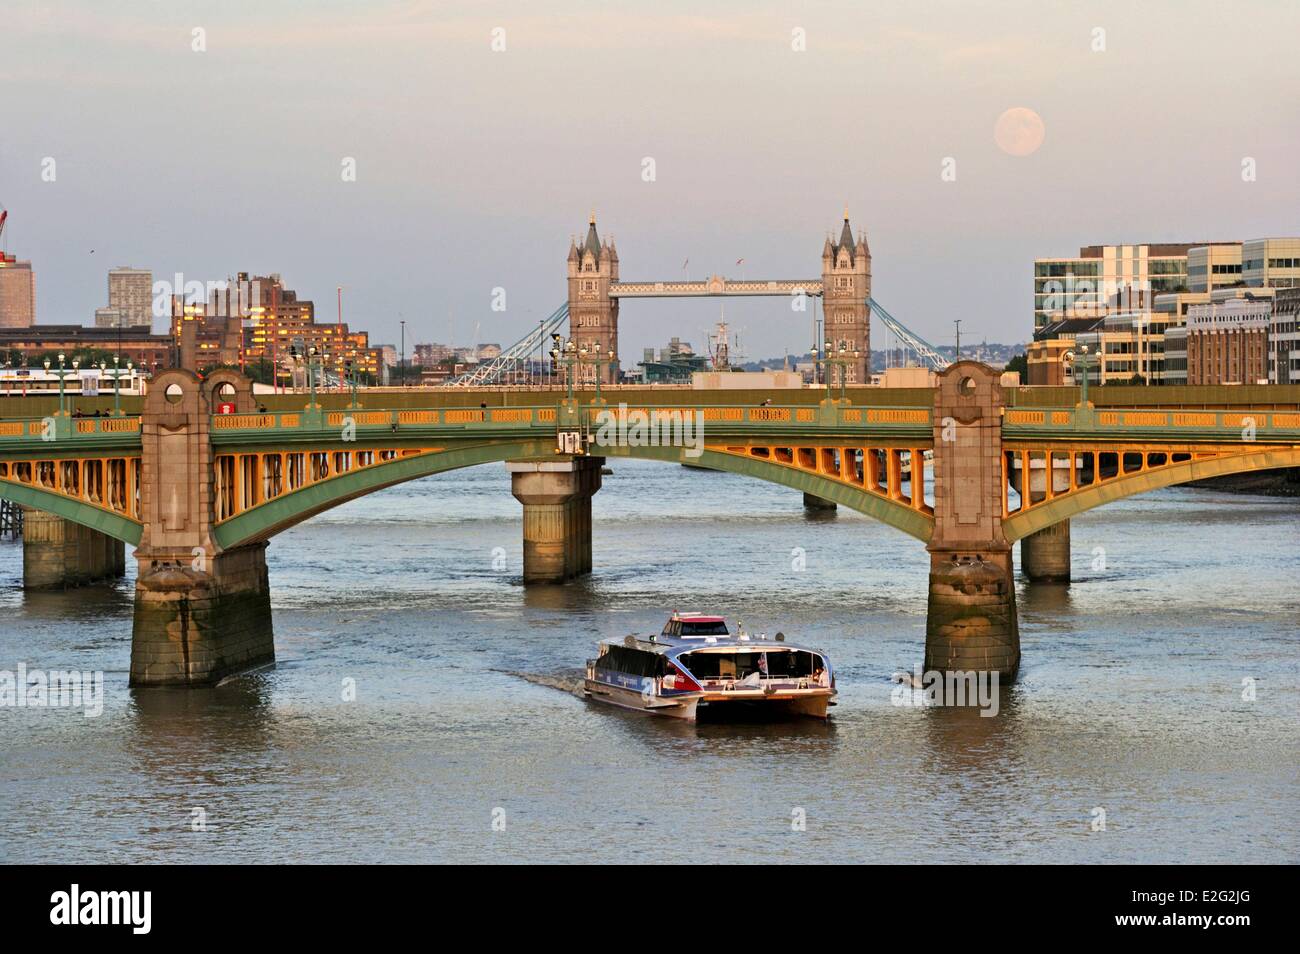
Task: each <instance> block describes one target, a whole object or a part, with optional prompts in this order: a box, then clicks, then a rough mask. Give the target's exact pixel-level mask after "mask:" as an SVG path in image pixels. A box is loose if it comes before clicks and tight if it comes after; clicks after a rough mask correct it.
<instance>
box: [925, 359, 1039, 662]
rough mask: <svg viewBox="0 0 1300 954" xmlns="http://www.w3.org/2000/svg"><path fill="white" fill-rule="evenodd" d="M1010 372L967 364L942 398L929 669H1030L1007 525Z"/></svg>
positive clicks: (959, 366) (944, 383) (944, 380)
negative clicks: (1006, 393)
mask: <svg viewBox="0 0 1300 954" xmlns="http://www.w3.org/2000/svg"><path fill="white" fill-rule="evenodd" d="M999 378H1000V373H999V372H998V371H996V370H994V369H993V368H990V367H987V366H985V365H983V364H980V363H978V362H975V361H959V362H957V363H956V364H954V365H952V366H951V367H949V368H948V369H947V370H946V371H944V372H943V373H942V374H941V375H940V376H939V381H938V387H937V388H936V389H935V396H934V504H935V505H934V533H933V535H932V536H931V538H930V543H929V546H928V548H927V549H929V551H930V587H929V612H928V616H927V618H926V624H925V668H926V669H927V670H931V669H933V670H940V671H953V670H962V671H975V672H996V673H998V674H999V675H1000V676H1004V677H1008V678H1014V677H1015V675H1016V672H1017V670H1018V669H1019V668H1020V623H1019V618H1018V617H1017V614H1016V590H1015V580H1014V576H1013V573H1012V560H1011V544H1009V543H1008V542H1007V538H1006V534H1005V533H1004V532H1003V529H1002V499H1003V482H1004V477H1003V470H1002V468H1003V463H1002V410H1003V407H1004V399H1003V394H1002V385H1001V383H1000V381H999Z"/></svg>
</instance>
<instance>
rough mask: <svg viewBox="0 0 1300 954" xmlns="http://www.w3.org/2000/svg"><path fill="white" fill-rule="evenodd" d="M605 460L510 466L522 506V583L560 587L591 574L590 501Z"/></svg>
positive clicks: (510, 463) (577, 459)
mask: <svg viewBox="0 0 1300 954" xmlns="http://www.w3.org/2000/svg"><path fill="white" fill-rule="evenodd" d="M604 464H605V458H603V457H567V458H560V459H555V460H539V461H508V462H507V463H506V470H507V471H509V473H510V491H511V493H513V494H514V496H515V499H516V500H518V501H519V502H520V503H521V504H523V505H524V582H525V583H563V582H565V581H566V580H571V579H573V578H574V577H578V576H582V575H583V574H586V573H590V572H591V498H592V497H593V496H594V495H595V493H596V491H598V490H599V489H600V469H601V467H603V466H604Z"/></svg>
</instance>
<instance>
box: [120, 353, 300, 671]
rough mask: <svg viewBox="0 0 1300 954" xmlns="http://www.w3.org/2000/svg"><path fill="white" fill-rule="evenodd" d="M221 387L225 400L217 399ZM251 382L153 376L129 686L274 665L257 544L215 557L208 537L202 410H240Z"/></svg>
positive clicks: (261, 547)
mask: <svg viewBox="0 0 1300 954" xmlns="http://www.w3.org/2000/svg"><path fill="white" fill-rule="evenodd" d="M227 385H230V387H231V389H232V391H233V394H232V395H230V396H229V397H220V396H219V395H220V393H221V389H222V388H224V387H225V386H227ZM249 388H250V385H249V382H248V380H247V379H246V378H243V377H241V376H240V375H239V374H238V373H236V372H233V371H224V370H223V371H214V372H212V373H211V374H209V375H208V377H207V380H206V381H201V380H200V379H199V378H198V376H197V375H195V374H193V373H191V372H189V371H181V370H170V371H163V372H160V373H159V374H157V375H155V377H154V379H153V381H152V382H151V384H150V389H149V394H148V396H147V397H146V398H145V402H144V409H143V412H142V414H141V422H140V447H141V458H140V461H141V479H140V510H141V514H142V517H143V520H142V522H143V524H144V530H143V532H142V534H141V536H140V546H139V547H138V548H137V549H136V551H135V558H136V560H137V561H138V563H139V567H140V572H139V576H137V578H136V584H135V622H134V626H133V628H132V640H131V685H132V686H202V685H210V684H212V683H215V682H217V681H218V680H219V679H221V678H223V677H225V676H229V675H232V674H234V673H237V672H240V671H242V670H245V669H251V668H254V667H256V666H261V665H265V664H267V663H271V662H274V661H275V640H274V637H273V630H272V627H271V590H270V586H269V585H268V582H267V574H266V543H265V542H258V543H250V544H247V545H245V546H241V547H234V548H231V549H229V550H223V549H222V548H221V547H219V546H218V545H217V544H216V542H215V541H214V540H213V533H212V530H213V480H212V472H213V466H212V461H213V451H212V441H211V433H210V428H211V409H212V406H213V404H214V402H215V401H216V400H218V399H220V400H232V401H233V402H234V403H235V405H236V408H237V409H238V410H239V411H241V412H244V413H246V412H247V411H249V410H251V408H252V407H253V404H252V396H251V392H250V390H249Z"/></svg>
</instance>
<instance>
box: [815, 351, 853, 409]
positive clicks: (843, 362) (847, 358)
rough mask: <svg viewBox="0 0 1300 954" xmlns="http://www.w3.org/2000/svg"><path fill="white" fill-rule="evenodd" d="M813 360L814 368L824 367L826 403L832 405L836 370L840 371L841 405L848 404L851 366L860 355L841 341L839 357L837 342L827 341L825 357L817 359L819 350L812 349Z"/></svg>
mask: <svg viewBox="0 0 1300 954" xmlns="http://www.w3.org/2000/svg"><path fill="white" fill-rule="evenodd" d="M811 353H812V359H813V364H814V366H816V365H818V364H820V365H821V366H822V376H823V377H824V378H825V380H826V403H827V404H832V403H834V401H832V399H831V388H832V387H833V386H834V382H835V368H836V366H838V367H839V369H840V403H841V404H847V403H848V383H849V365H850V364H852V363H855V362H856V361H857V360H858V357H859V355H860V353H859V352H858V351H857V350H856V349H855V350H853V351H850V350H849V349H848V346H847V345H846V343H845V342H844V341H840V344H839V351H838V356H837V352H836V348H835V342H833V341H831V340H830V339H827V341H826V351H825V356H824V357H822V358H821V359H820V360H819V359H818V357H817V349H816V348H813V349H812V352H811Z"/></svg>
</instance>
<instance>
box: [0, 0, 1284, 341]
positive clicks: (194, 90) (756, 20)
mask: <svg viewBox="0 0 1300 954" xmlns="http://www.w3.org/2000/svg"><path fill="white" fill-rule="evenodd" d="M1297 28H1300V7H1297V6H1296V5H1294V4H1284V3H1274V2H1248V3H1235V4H1222V3H1209V2H1197V0H1192V2H1183V3H1177V2H1149V3H1144V4H1142V5H1141V6H1140V7H1137V8H1135V7H1134V5H1130V4H1126V3H1120V2H1115V3H1108V2H1099V3H1091V4H1088V5H1086V6H1084V5H1063V4H1044V3H1042V2H1041V0H1040V2H1008V3H1000V4H994V5H985V4H967V3H960V2H936V3H930V4H926V5H925V6H924V8H923V9H922V8H921V7H920V6H918V5H916V4H909V3H901V2H900V3H873V4H871V5H856V4H844V5H838V4H826V5H818V6H815V7H813V6H809V7H806V8H803V7H796V8H794V9H793V10H790V11H787V10H786V9H783V8H782V6H781V5H777V4H760V5H759V6H757V7H755V6H754V5H752V4H745V3H740V2H735V3H722V2H719V3H710V4H700V3H687V2H682V0H664V2H660V3H656V4H653V5H651V4H642V5H632V4H606V5H603V6H593V5H590V4H581V3H575V2H565V0H560V2H557V3H553V4H549V5H548V12H547V13H545V14H542V13H540V12H538V10H537V9H536V7H535V6H533V5H529V4H524V3H433V2H402V3H396V2H373V3H367V4H364V5H361V4H354V3H346V2H342V0H325V2H318V3H313V4H311V5H303V4H287V3H282V2H273V0H263V2H252V0H230V2H225V3H222V4H221V5H220V6H219V7H216V6H214V5H210V4H206V3H197V2H185V0H177V2H169V3H167V4H165V5H164V4H143V3H141V4H134V5H130V6H127V5H112V6H108V5H104V4H100V3H93V2H89V0H87V2H52V3H40V2H28V0H18V2H14V0H10V2H7V3H6V4H5V5H4V7H3V8H2V9H0V85H2V86H3V88H4V90H5V119H4V122H3V125H2V126H0V204H2V205H4V206H5V207H6V208H8V209H9V212H10V217H9V224H8V227H7V229H6V232H5V237H4V243H3V244H4V246H5V248H6V250H7V251H9V252H12V253H14V254H16V255H17V256H18V257H19V258H20V259H24V260H30V261H31V262H32V263H33V268H34V270H35V272H36V307H37V319H38V321H39V322H41V323H47V324H48V323H81V324H89V323H91V322H92V321H93V316H94V310H95V308H96V307H102V306H103V305H105V304H106V303H107V278H106V276H107V272H108V270H109V269H110V268H113V267H115V266H119V265H133V266H137V267H143V268H149V269H151V270H152V271H153V272H154V275H155V278H170V276H172V275H173V274H174V273H176V272H181V273H183V274H184V275H185V277H186V278H187V279H197V280H199V281H213V280H220V279H224V278H226V277H227V276H229V275H233V274H234V273H235V272H236V271H239V270H245V271H251V272H255V273H258V274H265V273H269V272H278V273H280V274H281V275H282V277H283V279H284V281H285V283H286V285H287V286H289V287H291V288H294V289H296V290H297V291H298V292H299V294H300V295H301V296H303V297H306V298H311V299H313V300H314V301H315V303H316V306H317V314H318V317H319V318H320V319H321V320H330V319H332V318H333V315H334V300H335V287H336V286H338V285H342V286H344V315H343V317H344V320H345V321H347V322H349V323H350V324H351V325H352V326H353V327H355V328H360V329H364V330H367V331H369V332H370V333H371V339H372V341H373V342H375V343H393V344H396V343H398V339H399V320H401V319H405V320H406V322H407V343H408V350H409V346H410V344H411V343H412V342H414V341H416V340H418V341H455V342H456V343H463V344H468V343H470V341H471V340H472V339H473V338H474V336H475V332H474V329H475V327H476V325H477V327H478V329H479V330H478V334H477V339H478V341H480V342H484V341H495V342H498V343H500V344H502V345H507V344H509V343H510V342H512V341H514V340H515V339H517V338H518V337H520V336H521V335H523V334H524V333H525V332H526V331H527V330H528V329H529V328H530V327H531V326H532V325H534V324H535V323H536V322H537V321H538V320H539V319H541V318H544V317H545V316H546V315H548V314H550V313H551V312H552V311H553V310H554V309H555V308H556V306H558V305H559V304H561V303H562V302H563V301H564V298H565V280H564V275H565V265H564V259H565V255H566V253H567V251H568V245H569V238H570V236H571V235H575V234H581V233H582V232H583V231H584V230H585V228H586V224H587V216H588V213H589V212H590V211H591V210H593V209H594V210H595V212H596V214H597V216H598V226H599V229H600V232H601V235H602V236H609V235H613V237H614V238H615V239H616V241H617V245H618V252H619V256H620V264H621V273H622V278H623V279H624V280H628V281H632V280H653V279H666V280H670V279H675V278H679V277H681V276H683V275H686V276H689V277H691V278H702V277H705V276H707V275H709V274H713V273H718V274H722V275H726V276H728V277H737V278H739V277H748V278H751V279H752V278H759V277H764V278H768V277H770V278H803V277H819V274H820V253H821V247H822V241H823V239H824V238H825V236H826V234H827V232H831V231H835V232H837V231H838V229H839V226H840V215H841V210H842V209H843V208H844V206H845V204H846V203H847V206H848V210H849V213H850V216H851V220H852V224H853V227H854V230H855V231H856V230H859V229H865V230H866V233H867V238H868V241H869V243H870V245H871V251H872V265H873V294H874V295H875V297H876V298H877V299H879V300H880V301H881V302H882V303H884V304H885V305H886V306H887V307H888V308H889V309H890V311H891V312H893V313H894V314H895V315H896V316H897V317H898V318H899V319H901V320H902V321H904V322H905V323H906V324H908V325H909V326H910V327H912V328H913V329H914V330H915V331H917V332H918V333H920V334H922V335H924V336H925V337H927V338H929V339H930V340H931V341H932V342H933V343H935V344H951V343H952V336H953V319H955V318H960V319H961V320H962V326H961V327H962V339H963V343H967V342H969V343H972V344H974V343H976V342H978V341H979V340H981V339H984V338H987V339H988V340H989V341H1004V342H1012V341H1023V340H1025V339H1027V338H1028V337H1029V336H1030V334H1031V332H1032V322H1033V304H1032V281H1031V274H1032V266H1033V260H1034V258H1035V257H1046V256H1054V255H1061V256H1065V255H1072V254H1074V253H1075V252H1077V251H1078V248H1079V247H1080V246H1082V245H1092V244H1103V243H1120V242H1125V243H1137V242H1152V243H1155V242H1178V241H1187V240H1194V239H1200V238H1205V237H1209V238H1214V239H1232V240H1241V239H1249V238H1254V237H1261V236H1275V235H1294V234H1297V233H1300V221H1297V214H1296V210H1297V209H1300V176H1297V175H1296V169H1297V168H1298V167H1300V161H1298V160H1300V80H1298V79H1297V76H1296V70H1295V66H1294V56H1293V55H1292V53H1291V50H1290V46H1291V43H1292V38H1293V37H1294V36H1296V35H1297ZM497 29H502V30H504V34H501V33H494V30H497ZM196 30H201V31H203V32H202V33H201V34H196V33H195V31H196ZM1099 30H1100V31H1104V32H1102V33H1100V34H1099V33H1098V31H1099ZM800 31H801V32H800ZM1099 38H1100V44H1099ZM199 39H201V40H202V45H204V46H205V47H206V49H205V50H204V51H202V52H196V51H195V50H194V49H193V47H194V46H195V45H196V44H197V43H198V41H199ZM502 40H504V47H505V48H504V50H499V49H498V50H494V49H493V46H494V44H495V45H496V46H497V47H500V46H501V45H502ZM801 45H802V46H804V47H806V48H804V49H798V47H800V46H801ZM1099 45H1100V46H1101V47H1103V48H1102V49H1099V48H1098V47H1099ZM1008 111H1012V112H1011V113H1010V114H1008ZM647 158H650V159H653V167H654V178H653V181H646V180H645V177H644V173H645V170H646V168H647V166H646V162H645V160H646V159H647ZM51 159H52V160H53V169H54V181H45V178H48V175H47V171H48V169H49V165H48V160H51ZM348 160H355V170H356V175H355V181H345V177H344V175H343V172H345V171H346V168H347V167H346V166H345V163H346V162H347V161H348ZM949 160H951V161H949ZM1246 160H1251V161H1253V163H1254V169H1255V178H1254V180H1253V181H1247V180H1246V179H1244V178H1243V171H1242V170H1243V163H1244V162H1245V161H1246ZM954 170H955V178H953V176H952V175H951V173H952V172H953V171H954ZM945 172H947V173H948V175H945ZM43 175H44V176H45V178H43ZM688 259H689V265H688V266H687V268H686V269H685V270H683V268H682V264H683V262H684V261H686V260H688ZM738 259H744V264H743V265H741V266H737V265H736V262H737V260H738ZM496 288H504V289H505V291H506V310H505V311H504V312H497V311H493V310H492V308H491V303H492V299H493V292H494V289H496ZM719 307H720V305H719V302H718V301H716V300H703V301H692V302H684V301H668V302H657V301H630V302H627V303H625V304H624V306H623V308H622V313H621V321H620V337H621V351H622V355H623V364H624V366H625V367H631V366H633V365H634V364H635V362H636V360H638V359H639V357H640V354H641V351H642V349H643V348H646V347H654V348H658V347H660V346H662V345H663V344H664V342H666V341H667V340H668V339H669V338H671V337H673V336H677V337H680V338H683V339H685V340H688V341H691V342H692V344H694V345H695V346H696V347H697V348H702V347H703V346H704V342H703V341H702V340H701V335H702V333H703V332H704V331H705V330H706V329H708V328H709V327H711V326H712V324H713V322H714V321H716V320H717V317H718V313H719ZM726 313H727V318H728V320H729V321H730V323H731V325H732V327H733V329H736V330H739V331H740V332H741V335H742V344H743V346H744V350H745V352H746V353H747V355H748V356H749V357H751V358H761V357H769V356H772V355H779V354H781V353H783V352H784V351H786V350H789V351H791V352H792V353H797V352H799V351H801V350H806V349H807V347H808V345H809V343H810V337H811V336H810V331H809V321H808V316H807V315H804V314H796V313H792V312H791V311H790V309H789V306H788V304H787V303H785V302H783V301H780V300H767V299H732V300H728V301H727V302H726ZM884 344H885V342H884V340H883V335H881V334H880V330H879V327H878V326H877V334H876V336H875V337H873V341H872V345H873V347H875V348H877V349H879V348H881V347H883V346H884Z"/></svg>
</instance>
